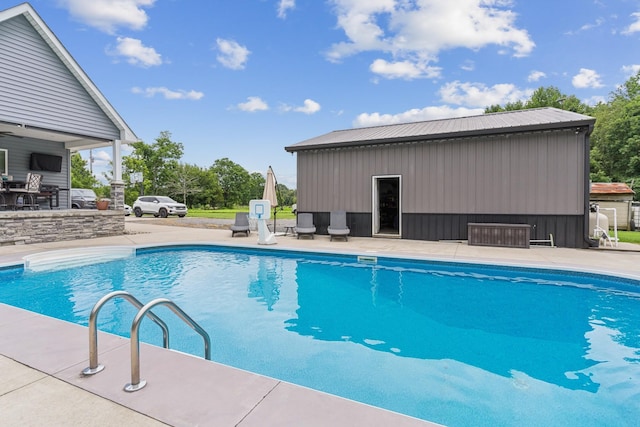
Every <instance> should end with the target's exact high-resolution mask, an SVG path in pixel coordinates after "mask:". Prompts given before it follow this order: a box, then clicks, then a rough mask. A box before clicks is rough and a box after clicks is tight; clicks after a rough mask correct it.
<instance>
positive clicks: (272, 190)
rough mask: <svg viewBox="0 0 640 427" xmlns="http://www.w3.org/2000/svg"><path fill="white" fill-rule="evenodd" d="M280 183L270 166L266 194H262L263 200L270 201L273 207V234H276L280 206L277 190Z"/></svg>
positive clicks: (265, 188)
mask: <svg viewBox="0 0 640 427" xmlns="http://www.w3.org/2000/svg"><path fill="white" fill-rule="evenodd" d="M277 185H278V181H277V180H276V175H275V174H274V173H273V169H272V168H271V166H269V169H267V180H266V181H265V183H264V192H263V193H262V199H263V200H268V201H269V202H271V206H273V232H274V233H275V232H276V206H278V194H277V192H276V188H277Z"/></svg>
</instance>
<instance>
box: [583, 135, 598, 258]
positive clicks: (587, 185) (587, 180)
mask: <svg viewBox="0 0 640 427" xmlns="http://www.w3.org/2000/svg"><path fill="white" fill-rule="evenodd" d="M592 131H593V125H589V128H588V129H587V131H586V132H585V134H584V146H585V150H586V152H585V156H584V162H585V164H584V226H583V243H584V245H583V247H584V248H593V247H598V241H597V240H593V239H591V238H590V237H589V213H590V211H589V199H590V196H591V191H590V190H591V176H590V172H591V161H590V159H591V141H590V139H589V136H590V135H591V132H592Z"/></svg>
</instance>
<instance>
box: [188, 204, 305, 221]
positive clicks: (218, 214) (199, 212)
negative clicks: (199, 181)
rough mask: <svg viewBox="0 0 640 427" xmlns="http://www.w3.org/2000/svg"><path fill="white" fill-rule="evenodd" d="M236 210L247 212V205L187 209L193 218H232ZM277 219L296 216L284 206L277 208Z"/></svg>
mask: <svg viewBox="0 0 640 427" xmlns="http://www.w3.org/2000/svg"><path fill="white" fill-rule="evenodd" d="M236 212H247V213H248V212H249V206H243V207H239V208H234V209H189V216H190V217H195V218H217V219H234V218H235V217H236ZM271 218H273V209H272V210H271ZM277 218H278V219H295V218H296V216H295V215H294V214H293V212H291V208H290V207H288V206H286V207H284V208H283V210H280V209H278V214H277Z"/></svg>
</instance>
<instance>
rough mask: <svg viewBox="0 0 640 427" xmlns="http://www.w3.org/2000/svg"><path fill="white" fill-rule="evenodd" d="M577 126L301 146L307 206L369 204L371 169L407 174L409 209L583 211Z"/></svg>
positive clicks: (303, 204)
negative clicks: (327, 147) (448, 138)
mask: <svg viewBox="0 0 640 427" xmlns="http://www.w3.org/2000/svg"><path fill="white" fill-rule="evenodd" d="M584 144H585V142H584V140H583V138H581V137H578V136H577V135H575V134H574V133H573V132H571V131H567V132H539V133H532V134H519V135H500V136H495V137H487V138H471V139H463V140H453V141H436V142H426V143H425V142H417V143H414V144H394V145H385V146H370V147H362V148H342V149H338V150H335V149H334V150H318V151H300V152H298V154H297V156H298V208H299V209H300V210H301V211H310V212H329V211H331V210H339V209H344V210H346V211H347V212H354V213H355V212H360V213H364V212H371V177H372V176H374V175H389V174H394V175H395V174H398V175H402V179H403V194H402V197H403V200H402V209H403V213H430V214H454V213H455V214H512V215H515V214H518V215H522V214H532V215H533V214H535V215H582V214H583V211H584V185H585V183H584V178H583V176H584V156H585V149H584Z"/></svg>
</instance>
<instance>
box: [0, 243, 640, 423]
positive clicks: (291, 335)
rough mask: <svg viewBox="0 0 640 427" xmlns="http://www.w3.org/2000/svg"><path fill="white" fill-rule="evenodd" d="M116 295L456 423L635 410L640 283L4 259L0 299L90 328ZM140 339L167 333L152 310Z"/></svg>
mask: <svg viewBox="0 0 640 427" xmlns="http://www.w3.org/2000/svg"><path fill="white" fill-rule="evenodd" d="M113 290H126V291H129V292H131V293H132V294H133V295H135V296H136V297H137V298H138V299H140V300H141V301H142V302H148V301H150V300H151V299H154V298H158V297H166V298H170V299H172V300H173V301H175V302H176V303H177V304H178V305H179V306H180V307H182V308H183V309H184V310H185V312H187V313H188V314H189V315H190V316H191V317H192V318H193V319H195V320H196V321H197V322H198V323H200V324H201V325H202V326H203V327H204V329H205V330H207V332H208V333H209V335H210V336H211V339H212V359H214V360H216V361H218V362H221V363H225V364H228V365H231V366H235V367H238V368H242V369H245V370H249V371H253V372H257V373H260V374H264V375H268V376H271V377H275V378H279V379H282V380H285V381H289V382H292V383H296V384H300V385H304V386H307V387H311V388H314V389H317V390H322V391H325V392H329V393H333V394H336V395H339V396H343V397H346V398H349V399H353V400H357V401H361V402H365V403H368V404H371V405H375V406H379V407H383V408H387V409H390V410H394V411H397V412H401V413H404V414H408V415H412V416H415V417H418V418H423V419H426V420H431V421H435V422H439V423H443V424H446V425H450V426H481V425H486V426H514V425H518V426H527V425H531V426H540V425H554V426H563V425H565V426H574V425H575V426H577V425H579V426H624V425H636V424H635V423H636V421H637V420H638V419H640V282H638V281H633V280H627V279H615V278H611V277H604V276H598V275H593V274H580V273H576V274H569V273H564V272H558V271H555V272H553V271H551V272H545V271H541V270H532V269H512V268H503V267H491V266H484V265H472V264H455V263H441V262H420V261H406V260H405V261H402V260H396V259H382V258H381V259H379V260H378V263H377V264H370V263H358V262H357V259H356V258H355V257H349V256H335V257H333V256H332V257H329V256H323V255H312V254H301V253H295V252H282V253H279V252H278V253H274V252H273V251H268V252H267V251H261V250H241V249H229V248H220V247H205V246H191V247H181V248H178V247H169V248H155V249H145V250H139V251H138V255H137V256H135V257H131V258H127V259H124V260H118V261H110V262H107V263H99V264H93V265H88V266H83V267H80V268H70V269H60V270H56V271H48V272H41V273H36V272H29V271H24V270H23V269H22V268H5V269H0V302H4V303H6V304H9V305H13V306H17V307H22V308H25V309H27V310H32V311H35V312H38V313H42V314H45V315H48V316H52V317H56V318H59V319H63V320H67V321H70V322H75V323H79V324H82V325H86V324H87V322H88V317H89V312H90V310H91V308H92V307H93V305H94V304H95V303H96V301H97V300H98V299H99V298H101V297H102V296H104V295H105V294H107V293H109V292H111V291H113ZM154 311H155V312H156V313H157V314H158V315H160V317H162V319H163V320H165V321H167V323H168V324H169V327H170V330H171V337H172V342H171V348H174V349H177V350H181V351H186V352H190V353H193V354H196V355H202V354H203V344H202V339H201V337H200V336H198V335H197V334H195V333H194V332H193V331H192V330H191V329H190V328H188V327H187V326H185V325H184V324H183V323H181V322H180V321H179V320H177V319H175V315H173V313H171V312H170V311H169V310H168V309H166V308H165V307H158V308H156V309H154ZM134 315H135V310H134V309H133V308H132V307H131V305H130V304H129V303H128V302H126V301H124V300H115V301H112V302H109V303H108V304H107V305H106V306H105V307H104V308H103V309H102V311H101V312H100V317H99V328H100V329H101V330H104V331H108V332H113V333H116V334H119V335H123V336H128V334H129V329H130V327H131V321H132V319H133V317H134ZM141 337H142V339H143V340H144V341H147V342H150V343H152V344H156V345H161V343H162V341H161V337H162V334H161V332H160V330H159V328H157V326H156V325H155V324H153V323H152V322H151V321H149V320H144V321H143V327H142V331H141ZM142 367H143V369H142V376H143V378H144V363H143V364H142Z"/></svg>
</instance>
